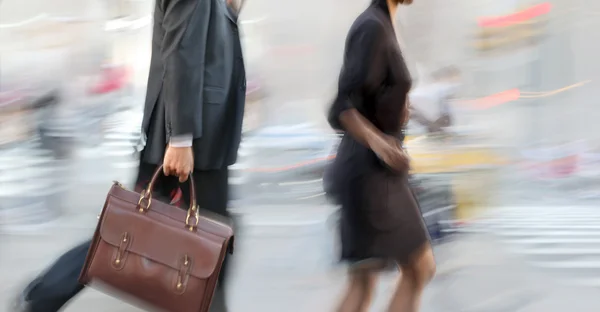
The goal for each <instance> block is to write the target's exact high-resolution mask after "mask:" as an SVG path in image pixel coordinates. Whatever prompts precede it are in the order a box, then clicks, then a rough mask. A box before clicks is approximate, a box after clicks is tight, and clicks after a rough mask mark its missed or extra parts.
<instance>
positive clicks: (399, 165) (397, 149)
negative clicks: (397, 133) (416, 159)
mask: <svg viewBox="0 0 600 312" xmlns="http://www.w3.org/2000/svg"><path fill="white" fill-rule="evenodd" d="M369 146H370V147H371V149H372V150H373V152H375V154H377V156H378V157H379V158H380V159H381V160H382V161H383V162H384V163H386V165H388V166H389V167H390V168H392V169H394V170H397V171H404V170H407V169H408V168H409V166H410V159H409V158H408V155H407V154H406V153H405V152H404V150H403V149H402V146H401V144H400V141H398V139H396V138H394V137H393V136H389V135H386V134H381V135H380V136H378V137H377V138H374V139H373V140H372V142H369Z"/></svg>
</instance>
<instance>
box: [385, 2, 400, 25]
mask: <svg viewBox="0 0 600 312" xmlns="http://www.w3.org/2000/svg"><path fill="white" fill-rule="evenodd" d="M386 1H387V5H388V9H389V10H390V18H391V19H392V22H393V21H395V20H396V11H398V0H386Z"/></svg>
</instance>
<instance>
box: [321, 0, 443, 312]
mask: <svg viewBox="0 0 600 312" xmlns="http://www.w3.org/2000/svg"><path fill="white" fill-rule="evenodd" d="M411 2H412V0H372V4H371V5H370V6H369V7H368V8H367V9H366V10H365V11H364V12H363V13H362V14H361V15H360V16H359V17H358V18H357V19H356V21H355V22H354V24H353V25H352V27H351V28H350V31H349V33H348V37H347V39H346V50H345V54H344V64H343V67H342V70H341V74H340V78H339V87H338V95H337V97H336V99H335V101H334V102H333V104H332V106H331V108H330V111H329V116H328V119H329V123H330V124H331V126H332V127H333V128H335V129H337V130H341V131H344V137H343V139H342V142H341V143H340V146H339V148H338V153H337V157H336V160H335V161H334V162H333V163H332V164H331V167H330V168H329V173H328V177H327V180H328V181H326V182H327V191H328V193H329V194H330V195H332V196H333V197H334V198H335V199H336V200H337V201H338V202H339V203H340V204H341V206H342V209H341V210H342V220H341V226H340V228H341V241H342V260H344V261H347V262H349V263H350V264H351V269H350V278H349V285H348V289H347V292H346V295H345V297H344V299H343V301H342V303H341V304H340V307H339V309H338V311H339V312H360V311H367V310H368V307H369V304H370V299H371V294H372V291H373V288H374V282H375V280H376V275H377V273H378V272H379V271H381V270H383V269H386V268H389V267H390V265H393V266H395V267H398V266H399V267H400V268H401V271H402V277H401V281H400V283H399V284H398V288H397V290H396V292H395V294H394V297H393V298H392V301H391V303H390V306H389V310H388V311H390V312H392V311H393V312H413V311H418V308H419V302H420V296H421V293H422V290H423V288H424V287H425V285H426V284H427V283H428V282H429V281H430V279H431V278H432V277H433V275H434V272H435V261H434V258H433V253H432V250H431V245H430V243H429V237H428V234H427V231H426V229H425V225H424V222H423V218H422V216H421V212H420V210H419V207H418V204H417V202H416V199H415V197H414V195H413V193H412V191H411V189H410V187H409V182H408V170H409V159H408V157H407V155H406V154H405V153H404V151H403V149H402V141H403V139H404V135H403V132H402V128H403V126H404V124H405V122H406V121H407V119H408V107H407V106H408V105H407V104H406V103H407V95H408V92H409V90H410V88H411V78H410V74H409V72H408V69H407V67H406V64H405V63H404V59H403V57H402V53H401V51H400V47H399V45H398V42H397V39H396V35H395V31H394V23H393V17H394V15H395V13H396V9H397V6H398V5H399V4H410V3H411Z"/></svg>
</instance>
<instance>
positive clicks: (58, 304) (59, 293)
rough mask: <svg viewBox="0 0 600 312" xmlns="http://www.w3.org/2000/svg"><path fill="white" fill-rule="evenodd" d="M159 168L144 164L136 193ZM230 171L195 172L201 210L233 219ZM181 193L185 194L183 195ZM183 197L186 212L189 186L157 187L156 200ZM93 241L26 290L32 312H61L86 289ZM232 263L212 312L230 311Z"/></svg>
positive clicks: (161, 183)
mask: <svg viewBox="0 0 600 312" xmlns="http://www.w3.org/2000/svg"><path fill="white" fill-rule="evenodd" d="M156 167H157V166H156V165H153V164H147V163H143V162H142V163H140V167H139V172H138V177H137V182H136V189H138V190H139V189H140V188H145V186H146V185H147V183H148V182H149V181H150V179H151V178H152V174H153V173H154V171H155V169H156ZM228 176H229V173H228V169H227V168H223V169H219V170H208V171H200V170H196V171H194V174H193V178H194V182H195V185H196V199H197V202H198V206H199V207H200V208H201V209H206V210H209V211H211V212H213V213H217V214H220V215H222V216H226V217H229V214H228V212H227V201H228ZM179 190H181V192H179ZM177 194H180V195H181V200H182V203H181V204H180V205H179V206H181V207H182V208H183V209H187V207H188V206H189V198H190V196H189V195H190V194H189V183H188V182H186V183H184V184H181V185H180V184H179V181H178V179H177V178H176V177H164V176H163V177H161V178H159V180H158V181H157V183H156V185H155V189H154V191H153V197H154V198H155V199H158V200H162V201H165V202H171V200H172V199H173V197H175V196H177ZM90 244H91V240H87V241H85V242H83V243H81V244H79V245H77V246H76V247H74V248H72V249H71V250H69V251H67V252H66V253H65V254H63V255H62V256H61V257H59V258H58V259H57V260H56V261H55V262H54V263H53V264H52V265H51V266H50V267H49V268H48V269H47V270H46V271H45V272H44V273H42V274H41V275H39V276H38V277H37V278H35V279H34V280H33V281H32V282H31V283H30V284H29V285H28V286H27V288H26V289H25V290H24V296H25V299H26V300H27V301H28V303H29V305H30V309H31V312H57V311H59V310H60V309H61V308H62V307H63V306H64V305H65V304H66V303H67V302H68V301H69V300H71V299H72V298H73V297H75V296H76V295H77V294H78V293H79V292H80V291H81V290H82V289H83V288H84V287H83V286H82V285H80V284H79V281H78V279H79V273H80V272H81V269H82V268H83V264H84V262H85V258H86V255H87V251H88V249H89V247H90ZM228 262H229V257H227V258H226V259H225V263H224V264H223V268H222V270H221V275H220V276H219V286H218V289H217V291H216V292H215V297H214V298H213V303H212V305H211V309H210V311H215V312H221V311H227V309H226V306H225V294H224V289H225V287H224V283H223V281H224V280H225V277H226V272H227V268H228V265H227V263H228Z"/></svg>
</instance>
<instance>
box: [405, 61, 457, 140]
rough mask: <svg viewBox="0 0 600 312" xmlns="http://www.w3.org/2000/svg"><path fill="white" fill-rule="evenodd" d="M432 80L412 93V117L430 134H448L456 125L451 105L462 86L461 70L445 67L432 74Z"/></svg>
mask: <svg viewBox="0 0 600 312" xmlns="http://www.w3.org/2000/svg"><path fill="white" fill-rule="evenodd" d="M432 78H433V79H432V82H431V83H430V84H428V85H425V86H422V87H420V88H417V89H416V90H414V91H412V92H411V94H410V98H411V99H410V107H409V108H410V119H411V120H412V121H415V122H416V123H417V124H418V125H420V126H422V127H424V128H425V129H426V131H427V133H428V134H440V133H443V134H447V133H448V132H449V128H450V127H452V126H453V125H454V120H455V117H454V111H453V110H452V107H451V105H450V101H451V100H452V98H454V97H455V96H456V93H457V90H458V88H459V86H460V78H461V74H460V71H459V70H458V69H457V68H456V67H454V66H449V67H444V68H442V69H440V70H438V71H436V72H434V73H433V74H432Z"/></svg>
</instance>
